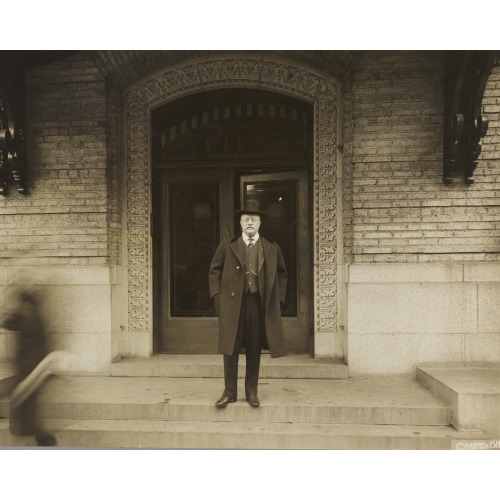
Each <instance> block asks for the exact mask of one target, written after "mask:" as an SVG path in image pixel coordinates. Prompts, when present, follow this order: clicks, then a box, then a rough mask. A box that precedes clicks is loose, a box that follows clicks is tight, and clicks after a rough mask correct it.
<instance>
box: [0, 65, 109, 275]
mask: <svg viewBox="0 0 500 500" xmlns="http://www.w3.org/2000/svg"><path fill="white" fill-rule="evenodd" d="M105 90H106V89H105V82H104V80H103V78H102V77H101V76H100V74H99V72H98V70H97V68H96V67H95V65H94V63H93V62H92V61H90V60H89V59H88V58H87V57H86V56H85V55H76V56H73V57H71V58H69V59H66V60H64V61H62V62H58V63H55V64H51V65H46V66H41V67H33V68H28V69H27V72H26V95H27V117H26V121H27V130H26V137H27V139H26V142H27V159H28V180H29V190H30V194H29V196H28V197H24V196H21V195H19V194H17V192H15V190H11V194H10V195H9V196H8V197H0V236H1V238H0V259H1V260H2V265H54V264H57V265H67V264H71V265H102V264H105V263H106V262H107V256H108V254H109V252H108V235H107V234H108V228H107V224H108V223H107V211H108V208H107V204H108V200H107V173H106V163H107V151H106V131H107V108H106V106H107V100H106V92H105Z"/></svg>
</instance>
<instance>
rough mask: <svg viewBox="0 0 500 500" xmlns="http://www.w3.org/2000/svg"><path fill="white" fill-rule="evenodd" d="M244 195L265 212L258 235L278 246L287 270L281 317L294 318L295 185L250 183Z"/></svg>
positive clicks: (270, 182)
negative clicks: (284, 300)
mask: <svg viewBox="0 0 500 500" xmlns="http://www.w3.org/2000/svg"><path fill="white" fill-rule="evenodd" d="M244 196H245V199H246V200H248V201H256V202H257V203H258V204H259V205H260V207H261V208H262V209H263V210H264V211H265V212H266V217H265V219H264V220H263V222H262V225H261V228H260V232H261V234H262V236H264V237H265V238H268V239H270V240H273V241H276V243H278V245H279V246H280V248H281V250H282V252H283V257H284V259H285V264H286V268H287V271H288V286H287V291H286V302H285V308H284V309H283V311H282V315H283V316H297V273H296V267H297V266H296V255H297V217H298V213H297V212H298V210H297V185H296V182H295V181H293V180H290V181H274V182H273V181H267V182H251V183H245V184H244Z"/></svg>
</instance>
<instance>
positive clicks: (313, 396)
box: [0, 377, 450, 425]
mask: <svg viewBox="0 0 500 500" xmlns="http://www.w3.org/2000/svg"><path fill="white" fill-rule="evenodd" d="M222 387H223V382H222V379H215V378H213V379H210V378H209V379H201V378H200V379H192V378H184V379H183V378H170V379H169V378H167V379H162V378H158V377H134V378H132V377H130V378H129V377H54V378H52V379H50V380H48V381H47V383H46V384H45V385H44V386H43V387H42V389H41V390H40V416H41V417H42V418H45V419H74V420H84V419H87V420H150V421H154V420H156V421H162V420H174V421H196V422H255V423H257V422H260V423H264V422H265V423H270V422H271V423H272V422H274V423H287V422H294V423H308V424H333V423H335V424H369V425H380V424H384V425H449V423H450V407H449V406H448V405H447V404H445V403H443V402H441V401H440V400H439V399H438V398H436V397H435V396H434V395H432V394H431V393H430V392H429V391H427V390H426V389H424V388H423V387H422V386H421V385H420V384H419V383H418V382H416V381H415V380H407V379H401V380H297V379H293V380H286V379H285V380H280V379H274V380H263V381H261V383H260V385H259V397H260V399H261V403H262V404H261V406H260V408H257V409H256V408H251V407H250V406H249V405H248V403H247V402H246V401H245V400H244V387H243V381H240V382H239V391H240V396H239V397H240V399H239V400H238V401H237V402H236V403H232V404H230V405H228V407H227V408H225V409H223V410H221V409H218V408H216V407H215V405H214V402H215V400H216V399H218V397H219V396H220V394H221V392H222ZM7 416H8V401H7V399H3V400H0V417H7Z"/></svg>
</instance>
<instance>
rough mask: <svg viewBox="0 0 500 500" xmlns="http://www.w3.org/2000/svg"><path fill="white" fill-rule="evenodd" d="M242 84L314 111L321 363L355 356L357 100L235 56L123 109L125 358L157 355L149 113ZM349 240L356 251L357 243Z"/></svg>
mask: <svg viewBox="0 0 500 500" xmlns="http://www.w3.org/2000/svg"><path fill="white" fill-rule="evenodd" d="M234 87H253V88H262V89H269V90H273V91H274V92H283V93H286V94H288V95H291V96H295V97H297V98H300V99H303V100H305V101H307V102H309V103H310V104H311V105H313V109H314V166H313V172H314V173H313V180H312V182H311V184H312V185H313V199H312V202H311V206H312V209H313V224H312V227H313V231H314V250H313V263H314V310H313V315H314V357H319V358H340V359H346V356H347V336H346V333H347V330H346V329H345V327H346V326H347V325H346V324H345V318H346V315H345V307H346V302H345V295H346V294H345V280H344V274H345V269H344V220H345V221H346V222H345V223H346V224H349V221H350V219H351V218H352V211H353V209H352V199H350V197H349V193H350V192H351V191H352V186H351V184H350V182H351V179H352V168H351V167H352V137H351V135H349V134H346V138H345V141H344V137H343V130H344V126H345V129H346V130H347V131H349V130H350V128H349V127H350V126H352V122H351V121H350V120H351V119H352V117H351V111H350V108H349V103H350V94H349V93H346V99H347V100H346V101H345V102H344V93H343V88H342V78H341V77H340V78H337V77H335V76H333V75H332V76H325V75H324V74H321V73H319V72H315V71H314V70H311V69H308V68H304V67H301V66H300V65H297V64H296V63H294V62H290V61H288V62H283V61H277V60H274V59H272V56H262V55H259V56H257V57H255V56H252V55H251V54H242V55H238V56H234V55H233V56H231V58H230V59H228V58H227V57H226V56H224V55H220V56H217V57H215V56H212V55H211V56H207V57H204V58H201V59H199V60H197V61H195V62H193V61H191V62H190V63H186V64H183V65H180V66H178V67H166V68H164V70H163V71H160V72H158V73H155V74H154V75H150V76H148V77H146V78H144V79H142V80H140V81H137V82H135V83H134V84H133V85H132V86H130V87H129V88H127V89H125V90H124V91H123V94H122V95H123V101H122V102H123V107H122V108H121V110H123V114H116V113H115V115H116V118H117V127H114V128H113V133H112V134H111V141H112V147H111V149H112V150H114V148H116V151H121V152H122V154H123V158H124V160H125V161H124V163H125V164H126V167H125V168H122V167H123V163H122V162H121V161H120V158H119V155H118V156H116V155H115V156H113V163H112V165H111V168H112V173H113V172H115V171H116V169H117V168H122V170H121V173H122V174H123V177H122V180H123V183H122V187H123V189H122V193H123V198H122V201H123V203H122V204H120V203H118V208H117V217H119V218H121V221H122V224H121V228H122V233H121V236H122V242H119V247H118V248H119V251H123V252H122V255H123V259H122V261H118V267H117V270H116V273H115V274H116V276H117V281H116V286H117V287H120V286H122V288H123V294H122V296H123V298H124V299H125V300H124V302H119V301H115V307H114V309H113V311H114V314H116V315H119V316H120V317H123V328H122V329H121V331H120V332H118V333H117V335H116V344H117V345H118V343H119V344H120V346H121V347H120V346H118V348H119V349H120V352H117V353H116V355H117V356H118V355H120V354H121V355H122V356H125V357H130V356H151V354H152V353H153V348H154V340H153V335H152V333H153V328H152V323H153V322H152V316H153V300H152V295H153V293H152V292H153V290H152V257H151V255H152V240H151V221H150V214H151V208H152V207H151V188H152V186H151V183H152V180H151V179H152V163H151V158H152V156H151V140H152V139H151V138H152V130H151V120H150V113H151V112H152V110H154V109H156V108H157V107H159V106H162V105H164V104H165V103H167V102H169V101H172V100H175V99H177V98H179V97H181V96H183V95H186V94H187V93H195V92H202V91H203V90H205V89H215V88H234ZM346 106H347V107H346ZM344 114H345V119H344ZM344 121H345V123H344ZM122 124H123V130H124V134H123V135H122V134H121V129H120V127H121V125H122ZM120 154H121V153H120ZM344 155H345V157H346V160H345V161H346V165H347V168H346V172H345V176H346V182H347V184H346V190H347V191H346V193H345V194H344V185H343V175H344V174H343V169H344V166H343V161H344ZM113 169H114V170H113ZM117 175H118V177H119V175H120V174H119V173H117ZM119 178H120V177H119ZM343 202H345V210H343ZM120 207H121V208H120ZM347 236H348V239H347V245H348V247H349V248H351V247H350V246H352V241H351V240H352V237H351V235H350V234H348V235H347ZM122 243H123V244H122ZM349 245H350V246H349ZM120 258H121V257H120ZM121 271H123V273H121ZM120 276H123V278H119V277H120ZM113 345H114V344H113ZM113 352H115V351H113Z"/></svg>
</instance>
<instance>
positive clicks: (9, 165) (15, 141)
mask: <svg viewBox="0 0 500 500" xmlns="http://www.w3.org/2000/svg"><path fill="white" fill-rule="evenodd" d="M26 174H27V172H26V162H25V145H24V134H23V128H22V124H21V120H20V118H15V115H14V113H13V110H12V107H11V104H10V102H9V100H8V99H6V98H5V97H3V96H0V195H4V196H5V195H7V194H8V186H9V184H10V183H11V182H15V183H17V190H18V192H19V193H20V194H27V193H28V180H27V175H26Z"/></svg>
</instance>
